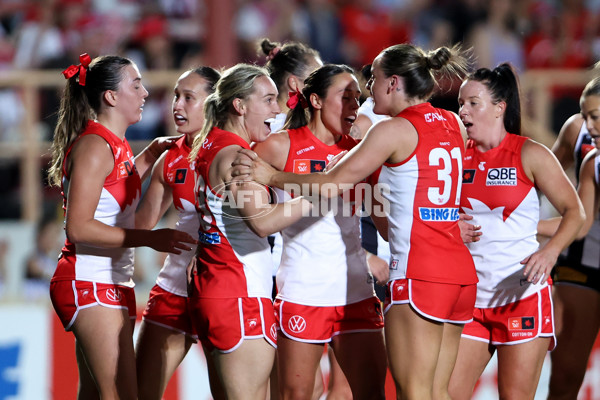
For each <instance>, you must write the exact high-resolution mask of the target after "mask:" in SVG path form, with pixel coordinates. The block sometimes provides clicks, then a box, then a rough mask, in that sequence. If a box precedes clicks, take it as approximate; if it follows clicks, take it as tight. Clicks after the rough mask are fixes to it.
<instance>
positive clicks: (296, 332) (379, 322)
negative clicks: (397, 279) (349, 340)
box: [275, 297, 383, 343]
mask: <svg viewBox="0 0 600 400" xmlns="http://www.w3.org/2000/svg"><path fill="white" fill-rule="evenodd" d="M275 315H276V317H277V323H278V327H279V329H281V331H282V332H283V333H284V334H285V335H286V336H287V337H289V338H291V339H294V340H297V341H300V342H309V343H327V342H330V341H331V338H332V337H334V336H335V335H339V334H341V333H353V332H372V331H378V330H381V329H382V328H383V314H382V312H381V303H380V302H379V299H378V298H377V297H372V298H369V299H365V300H362V301H359V302H358V303H353V304H347V305H345V306H333V307H316V306H305V305H302V304H296V303H290V302H287V301H283V300H280V299H277V300H275Z"/></svg>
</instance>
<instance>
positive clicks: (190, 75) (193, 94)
mask: <svg viewBox="0 0 600 400" xmlns="http://www.w3.org/2000/svg"><path fill="white" fill-rule="evenodd" d="M207 88H208V82H207V80H206V79H204V78H203V77H202V76H200V75H199V74H197V73H195V72H191V71H188V72H186V73H184V74H183V75H181V77H180V78H179V80H178V81H177V84H176V85H175V89H174V90H173V120H174V121H175V125H176V127H177V133H180V134H186V135H189V136H191V137H194V136H196V134H197V133H198V132H199V131H200V130H201V129H202V125H203V124H204V100H206V97H208V95H209V93H208V92H207V90H206V89H207Z"/></svg>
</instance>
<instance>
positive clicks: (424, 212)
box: [419, 207, 459, 222]
mask: <svg viewBox="0 0 600 400" xmlns="http://www.w3.org/2000/svg"><path fill="white" fill-rule="evenodd" d="M419 217H420V218H421V221H433V222H435V221H444V222H447V221H458V218H459V217H458V208H431V207H419Z"/></svg>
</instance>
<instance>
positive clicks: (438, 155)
mask: <svg viewBox="0 0 600 400" xmlns="http://www.w3.org/2000/svg"><path fill="white" fill-rule="evenodd" d="M452 159H455V160H456V165H457V166H458V174H457V176H458V179H459V182H458V185H457V187H456V199H455V200H454V204H456V205H458V204H459V203H460V189H461V182H460V180H461V179H462V155H461V152H460V148H458V147H455V148H453V149H452V150H450V151H448V150H446V149H444V148H441V147H436V148H435V149H433V150H431V152H430V153H429V165H430V166H432V167H439V166H440V165H441V166H442V167H443V168H440V169H438V180H440V181H442V183H443V188H442V191H441V192H440V188H439V187H430V188H429V189H428V190H427V197H428V198H429V201H430V202H432V203H433V204H436V205H443V204H446V203H447V202H448V200H450V193H451V192H452V175H451V174H452Z"/></svg>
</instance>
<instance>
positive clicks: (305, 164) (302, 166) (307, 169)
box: [293, 160, 327, 174]
mask: <svg viewBox="0 0 600 400" xmlns="http://www.w3.org/2000/svg"><path fill="white" fill-rule="evenodd" d="M326 166H327V163H326V162H325V161H324V160H294V166H293V172H294V173H295V174H310V173H313V172H323V171H324V170H325V167H326Z"/></svg>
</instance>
